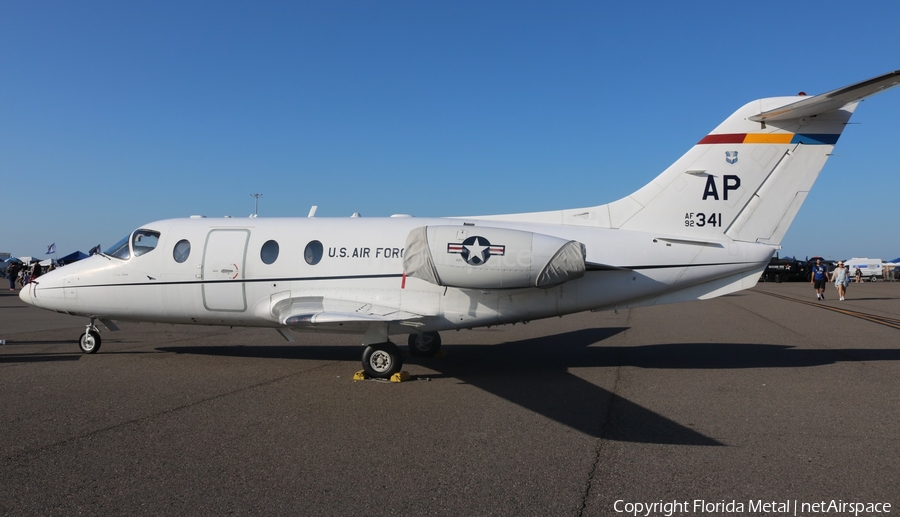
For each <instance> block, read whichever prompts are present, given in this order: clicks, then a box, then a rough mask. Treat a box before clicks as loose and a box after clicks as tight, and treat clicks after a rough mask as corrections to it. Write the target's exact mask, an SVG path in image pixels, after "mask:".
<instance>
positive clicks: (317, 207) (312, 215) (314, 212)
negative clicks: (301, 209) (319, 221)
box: [306, 205, 319, 217]
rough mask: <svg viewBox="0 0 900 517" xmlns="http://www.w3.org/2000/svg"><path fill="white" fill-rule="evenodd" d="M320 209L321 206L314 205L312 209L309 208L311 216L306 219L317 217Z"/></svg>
mask: <svg viewBox="0 0 900 517" xmlns="http://www.w3.org/2000/svg"><path fill="white" fill-rule="evenodd" d="M318 209H319V205H313V206H311V207H310V208H309V215H308V216H306V217H315V216H316V210H318Z"/></svg>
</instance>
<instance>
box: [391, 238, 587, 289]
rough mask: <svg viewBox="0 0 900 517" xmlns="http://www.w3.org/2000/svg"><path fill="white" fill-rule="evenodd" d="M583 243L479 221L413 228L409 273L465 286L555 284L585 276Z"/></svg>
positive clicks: (409, 240) (406, 262)
mask: <svg viewBox="0 0 900 517" xmlns="http://www.w3.org/2000/svg"><path fill="white" fill-rule="evenodd" d="M584 256H585V252H584V245H582V244H581V243H580V242H577V241H567V240H565V239H560V238H559V237H552V236H550V235H544V234H540V233H533V232H524V231H520V230H509V229H506V228H486V227H482V226H479V227H475V226H422V227H420V228H416V229H414V230H413V231H411V232H409V236H407V238H406V251H405V252H404V255H403V268H404V270H405V271H406V276H409V277H413V278H420V279H422V280H425V281H426V282H430V283H432V284H436V285H440V286H447V287H461V288H466V289H513V288H522V287H541V288H547V287H553V286H555V285H559V284H562V283H565V282H568V281H569V280H573V279H575V278H581V277H582V276H584V270H585V264H584Z"/></svg>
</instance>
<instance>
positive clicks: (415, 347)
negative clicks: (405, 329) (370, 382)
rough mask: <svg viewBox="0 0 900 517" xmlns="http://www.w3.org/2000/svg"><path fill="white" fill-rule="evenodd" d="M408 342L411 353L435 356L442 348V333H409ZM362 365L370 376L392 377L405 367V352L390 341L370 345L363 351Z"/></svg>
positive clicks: (421, 355)
mask: <svg viewBox="0 0 900 517" xmlns="http://www.w3.org/2000/svg"><path fill="white" fill-rule="evenodd" d="M408 343H409V355H411V356H413V357H434V356H435V355H437V353H438V350H440V349H441V335H440V334H438V333H437V332H421V333H419V332H416V333H413V334H410V335H409V342H408ZM362 366H363V371H364V372H365V374H366V376H368V377H372V378H375V379H390V378H391V376H392V375H394V374H395V373H397V372H399V371H400V368H402V367H403V352H401V351H400V347H398V346H397V345H395V344H394V343H391V342H390V341H386V342H384V343H375V344H372V345H369V346H367V347H366V350H365V351H364V352H363V356H362Z"/></svg>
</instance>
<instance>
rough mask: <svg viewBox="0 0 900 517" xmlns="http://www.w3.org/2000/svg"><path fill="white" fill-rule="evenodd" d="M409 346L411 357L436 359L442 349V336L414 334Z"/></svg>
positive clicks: (436, 334) (429, 333)
mask: <svg viewBox="0 0 900 517" xmlns="http://www.w3.org/2000/svg"><path fill="white" fill-rule="evenodd" d="M407 344H408V345H409V355H411V356H414V357H434V356H435V355H437V353H438V350H440V349H441V335H440V334H439V333H437V332H422V333H418V332H413V333H412V334H410V335H409V341H408V343H407Z"/></svg>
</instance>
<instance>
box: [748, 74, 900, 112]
mask: <svg viewBox="0 0 900 517" xmlns="http://www.w3.org/2000/svg"><path fill="white" fill-rule="evenodd" d="M898 84H900V70H895V71H893V72H888V73H886V74H884V75H879V76H878V77H873V78H872V79H869V80H866V81H862V82H859V83H856V84H851V85H850V86H844V87H843V88H838V89H837V90H832V91H830V92H827V93H823V94H820V95H815V96H813V97H809V98H806V99H803V100H800V101H797V102H793V103H791V104H788V105H787V106H781V107H780V108H776V109H773V110H769V111H764V112H762V113H760V114H758V115H754V116H752V117H750V120H752V121H754V122H768V121H776V120H790V119H798V118H803V117H812V116H814V115H820V114H822V113H828V112H829V111H835V110H838V109H841V108H842V107H844V106H846V105H847V104H850V103H851V102H858V101H861V100H863V99H865V98H866V97H869V96H871V95H875V94H876V93H879V92H882V91H884V90H887V89H888V88H893V87H894V86H897V85H898Z"/></svg>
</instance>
